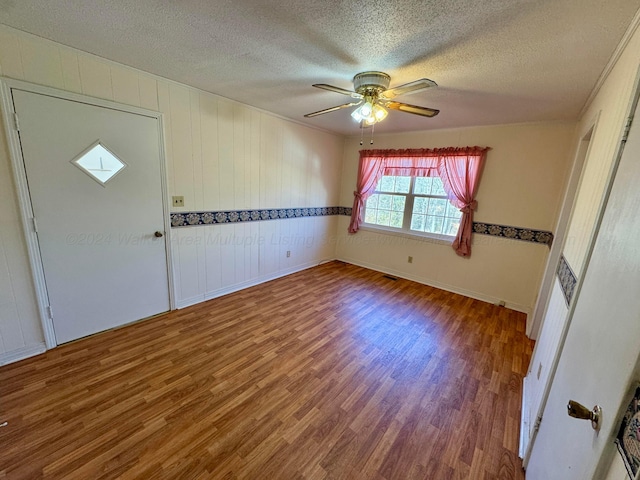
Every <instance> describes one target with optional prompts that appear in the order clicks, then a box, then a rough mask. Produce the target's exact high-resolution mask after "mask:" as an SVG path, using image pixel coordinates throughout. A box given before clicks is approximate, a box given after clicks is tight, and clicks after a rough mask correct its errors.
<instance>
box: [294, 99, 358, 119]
mask: <svg viewBox="0 0 640 480" xmlns="http://www.w3.org/2000/svg"><path fill="white" fill-rule="evenodd" d="M361 103H362V102H351V103H345V104H343V105H338V106H336V107H331V108H325V109H324V110H319V111H317V112H313V113H307V114H306V115H305V117H306V118H310V117H315V116H317V115H324V114H325V113H329V112H335V111H336V110H341V109H343V108H349V107H355V106H356V105H360V104H361Z"/></svg>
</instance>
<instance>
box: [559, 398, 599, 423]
mask: <svg viewBox="0 0 640 480" xmlns="http://www.w3.org/2000/svg"><path fill="white" fill-rule="evenodd" d="M567 413H568V414H569V416H570V417H573V418H579V419H581V420H591V427H592V428H593V429H594V430H600V420H601V419H602V407H600V405H596V406H595V407H593V410H589V409H588V408H587V407H585V406H584V405H581V404H580V403H578V402H576V401H575V400H569V403H568V404H567Z"/></svg>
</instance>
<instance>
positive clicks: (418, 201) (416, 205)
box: [413, 197, 429, 215]
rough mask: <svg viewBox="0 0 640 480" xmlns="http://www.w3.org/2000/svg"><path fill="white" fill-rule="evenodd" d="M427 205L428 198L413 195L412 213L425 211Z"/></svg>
mask: <svg viewBox="0 0 640 480" xmlns="http://www.w3.org/2000/svg"><path fill="white" fill-rule="evenodd" d="M428 205H429V199H428V198H424V197H415V199H414V201H413V213H421V214H423V215H424V214H426V213H427V206H428Z"/></svg>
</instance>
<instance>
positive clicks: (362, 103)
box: [305, 72, 440, 126]
mask: <svg viewBox="0 0 640 480" xmlns="http://www.w3.org/2000/svg"><path fill="white" fill-rule="evenodd" d="M390 82H391V77H390V76H389V75H387V74H386V73H384V72H362V73H358V74H357V75H356V76H355V77H353V89H354V91H351V90H346V89H344V88H340V87H334V86H333V85H327V84H326V83H316V84H314V85H313V86H314V87H316V88H321V89H323V90H329V91H330V92H336V93H340V94H342V95H348V96H350V97H351V98H354V99H357V100H356V101H353V102H350V103H344V104H342V105H338V106H335V107H331V108H325V109H324V110H319V111H317V112H313V113H307V114H306V115H305V117H306V118H310V117H315V116H317V115H323V114H325V113H329V112H335V111H336V110H341V109H343V108H349V107H358V108H356V109H355V110H354V111H353V112H352V113H351V116H352V117H353V118H354V119H355V120H356V121H358V122H361V124H362V125H363V126H364V125H367V126H370V125H373V124H375V123H377V122H380V121H382V120H384V119H385V118H386V117H387V114H388V112H387V110H386V109H385V107H386V108H390V109H392V110H399V111H401V112H407V113H413V114H414V115H420V116H422V117H435V116H436V115H437V114H438V113H440V110H436V109H433V108H428V107H420V106H417V105H410V104H408V103H401V102H396V101H394V100H393V99H394V98H395V97H397V96H399V95H406V94H410V93H417V92H421V91H422V90H425V89H427V88H429V87H436V86H437V84H436V82H434V81H433V80H429V79H428V78H421V79H420V80H415V81H413V82H409V83H405V84H404V85H400V86H399V87H395V88H391V89H390V88H389V83H390Z"/></svg>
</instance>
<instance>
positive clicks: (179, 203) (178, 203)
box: [171, 195, 184, 207]
mask: <svg viewBox="0 0 640 480" xmlns="http://www.w3.org/2000/svg"><path fill="white" fill-rule="evenodd" d="M171 202H172V203H173V206H174V207H184V197H183V196H182V195H180V196H177V195H176V196H173V197H171Z"/></svg>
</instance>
